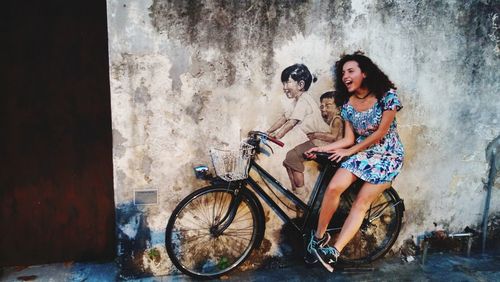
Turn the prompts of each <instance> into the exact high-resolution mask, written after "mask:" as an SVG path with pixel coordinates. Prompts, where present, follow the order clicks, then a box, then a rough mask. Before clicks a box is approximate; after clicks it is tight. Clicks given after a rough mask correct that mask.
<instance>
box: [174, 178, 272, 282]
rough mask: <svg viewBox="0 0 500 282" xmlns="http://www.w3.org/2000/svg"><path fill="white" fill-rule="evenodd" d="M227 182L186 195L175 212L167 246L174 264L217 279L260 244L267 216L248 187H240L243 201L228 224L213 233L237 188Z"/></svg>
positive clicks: (189, 273) (194, 273) (187, 272)
mask: <svg viewBox="0 0 500 282" xmlns="http://www.w3.org/2000/svg"><path fill="white" fill-rule="evenodd" d="M227 185H229V183H227V184H226V185H212V186H208V187H204V188H201V189H199V190H197V191H195V192H193V193H191V194H190V195H188V196H187V197H186V198H184V199H183V200H182V201H181V202H180V203H179V204H178V205H177V207H176V208H175V209H174V211H173V212H172V214H171V216H170V219H169V221H168V224H167V227H166V232H165V245H166V250H167V253H168V255H169V257H170V259H171V261H172V263H173V264H174V265H175V266H176V267H177V269H179V270H180V271H182V272H183V273H185V274H187V275H189V276H191V277H195V278H217V277H220V276H222V275H224V274H225V273H228V272H230V271H231V270H233V269H235V268H236V267H238V266H239V265H240V264H241V263H243V262H244V261H245V260H246V259H247V258H248V256H249V255H250V254H251V252H252V250H253V249H254V248H257V247H258V246H259V245H260V242H261V241H262V239H263V236H264V229H265V219H264V213H263V209H262V205H261V204H260V202H259V200H258V199H257V198H256V197H255V195H254V194H253V193H252V192H250V191H249V190H248V189H246V188H241V189H238V194H239V196H241V202H240V204H239V205H238V208H237V212H236V215H235V217H234V219H233V221H232V222H231V224H230V225H229V227H228V228H227V229H226V230H225V231H224V232H223V233H222V234H220V235H213V234H211V231H210V227H212V226H214V225H215V224H216V222H217V220H220V219H221V217H223V216H224V214H225V212H226V211H227V210H228V208H229V205H230V202H231V199H233V197H234V195H235V191H234V189H228V186H227Z"/></svg>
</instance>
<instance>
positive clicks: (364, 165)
mask: <svg viewBox="0 0 500 282" xmlns="http://www.w3.org/2000/svg"><path fill="white" fill-rule="evenodd" d="M402 107H403V106H402V105H401V102H400V101H399V99H398V96H397V95H396V92H395V91H394V90H390V91H388V92H386V93H385V95H384V96H383V97H382V98H381V99H380V100H379V101H378V102H377V103H375V104H374V105H373V106H372V107H371V108H370V109H368V110H366V111H362V112H358V111H356V109H354V107H353V106H352V105H351V104H349V103H346V104H344V105H343V106H342V110H341V116H342V118H343V119H344V120H345V121H348V122H350V123H351V124H352V127H353V129H354V133H355V135H356V144H357V143H360V142H362V141H363V140H364V139H366V137H368V136H369V135H370V134H372V133H373V132H375V131H376V130H377V129H378V127H379V125H380V121H381V119H382V112H383V111H387V110H397V111H399V110H400V109H401V108H402ZM396 127H397V126H396V119H394V120H393V121H392V124H391V126H390V128H389V131H388V132H387V134H386V135H385V136H384V137H383V138H382V139H380V141H378V142H377V143H375V144H373V145H371V146H370V147H368V148H366V149H365V150H364V151H360V152H358V153H356V154H354V155H352V156H350V157H349V158H347V160H345V161H344V162H343V163H342V164H341V167H342V168H345V169H347V170H349V171H350V172H351V173H353V174H354V175H356V176H357V177H359V178H361V179H362V180H364V181H366V182H369V183H372V184H382V183H386V182H391V181H392V180H393V179H394V178H395V177H396V176H397V175H398V174H399V171H400V170H401V167H402V166H403V159H404V149H403V144H402V143H401V140H400V139H399V135H398V133H397V131H396Z"/></svg>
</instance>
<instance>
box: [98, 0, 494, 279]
mask: <svg viewBox="0 0 500 282" xmlns="http://www.w3.org/2000/svg"><path fill="white" fill-rule="evenodd" d="M107 4H108V29H109V58H110V78H111V94H112V95H111V96H112V97H111V98H112V112H113V139H114V140H113V143H114V150H113V158H114V171H115V176H114V178H115V179H114V180H115V181H114V185H115V202H116V205H117V210H122V206H121V205H127V203H130V202H132V201H133V194H134V192H133V191H134V190H140V189H145V188H153V189H158V197H159V198H158V199H159V204H158V205H156V206H148V207H147V208H141V210H140V211H139V210H137V209H135V210H134V209H133V208H130V210H129V211H127V216H125V217H126V218H127V220H124V219H120V220H119V226H121V227H123V228H125V229H124V230H125V231H126V232H124V231H123V230H122V231H119V236H122V237H123V238H129V237H128V235H127V234H132V233H133V232H131V229H130V228H131V227H133V225H127V224H129V223H128V222H129V220H131V219H133V218H135V217H134V216H135V215H134V213H136V214H137V215H138V214H140V220H139V221H140V222H141V224H143V225H141V226H142V227H140V228H139V227H137V230H138V231H137V232H138V233H137V234H136V238H137V236H142V238H143V239H141V240H142V241H143V242H144V243H141V244H138V245H130V244H129V243H128V241H126V240H125V239H123V238H122V239H123V240H125V241H123V240H121V241H120V243H119V244H120V246H119V248H120V249H122V250H124V249H127V248H128V249H130V250H131V248H137V250H139V249H140V254H141V259H140V260H130V258H128V259H127V258H124V259H125V261H128V262H130V264H127V265H126V266H124V267H126V268H127V267H133V265H134V264H136V265H139V266H140V267H136V271H135V273H138V272H140V271H139V270H141V271H142V270H143V269H147V270H145V271H150V272H152V273H155V274H158V275H159V274H165V273H168V272H171V271H173V269H172V266H171V264H170V261H169V260H168V258H167V256H166V254H165V253H164V247H163V245H162V244H163V242H162V241H161V240H157V239H154V238H156V237H158V234H162V233H163V232H164V231H163V230H164V228H165V225H166V221H167V219H168V217H169V215H170V212H171V211H172V210H173V208H174V206H175V205H176V204H177V203H178V202H179V201H180V200H181V199H182V198H183V197H185V196H186V195H187V194H189V193H190V192H192V191H193V190H194V189H196V188H199V187H202V186H203V185H206V183H205V182H204V181H201V180H197V179H195V178H194V175H193V173H192V167H193V166H196V165H199V164H208V163H210V160H209V157H208V149H209V148H211V147H223V146H228V145H234V144H237V143H238V142H239V140H240V139H241V137H242V136H243V135H244V134H245V133H246V132H248V131H249V130H252V129H261V130H262V129H267V128H268V127H269V126H270V123H271V122H273V121H274V120H276V118H277V117H278V115H279V114H280V113H282V112H283V111H284V110H285V109H286V108H287V106H288V103H289V101H287V100H286V99H285V97H284V95H283V93H282V86H281V84H280V79H279V74H280V72H281V70H282V69H283V68H284V67H286V66H288V65H291V64H293V63H297V62H298V63H304V64H306V65H307V66H308V67H309V68H310V69H311V71H312V72H314V73H315V74H316V75H317V76H318V82H317V83H315V84H313V85H312V86H311V89H310V91H309V93H310V94H311V95H312V96H313V97H314V98H315V99H317V100H318V101H319V95H320V94H321V93H323V92H325V91H327V90H330V89H332V87H333V80H332V78H331V75H332V66H333V64H334V62H335V61H336V60H337V59H338V57H339V55H340V54H342V53H344V52H353V51H355V50H357V49H362V50H364V51H365V52H366V53H367V55H369V56H370V57H371V58H372V59H373V60H374V61H375V62H376V63H377V64H378V65H379V66H380V67H381V68H382V69H383V70H384V72H386V73H387V74H389V76H390V77H391V80H392V81H394V82H395V83H396V85H397V86H398V90H399V94H400V97H401V99H402V102H403V104H404V109H403V111H401V112H400V113H399V114H398V127H399V133H400V136H401V138H402V140H403V143H404V144H405V149H406V163H405V165H404V168H403V171H402V173H401V174H400V176H398V178H397V179H396V181H395V183H394V186H395V187H396V190H397V191H398V193H399V194H400V195H401V196H402V198H404V200H405V205H406V214H405V218H404V221H405V222H404V226H403V229H402V232H401V235H400V238H399V240H398V242H397V244H396V246H395V249H398V246H399V245H401V244H403V241H404V240H407V239H409V238H412V237H413V238H416V236H418V234H420V233H421V232H425V231H429V230H435V229H436V228H438V227H439V228H442V227H446V228H447V229H449V230H450V231H461V230H463V228H464V227H465V226H475V225H474V224H478V223H480V221H481V217H482V210H483V205H484V200H485V192H484V189H483V180H484V179H485V178H486V177H487V169H488V164H487V160H486V159H485V156H484V152H485V148H486V146H487V144H488V143H489V142H490V141H491V140H492V139H493V138H495V137H496V136H498V135H499V133H500V132H499V128H500V126H499V117H498V113H499V109H500V99H498V98H497V96H498V89H500V84H499V83H500V82H499V81H500V79H499V77H498V69H499V67H500V62H499V60H500V56H499V53H500V51H499V38H500V37H499V30H498V26H499V22H500V20H499V16H498V15H499V13H500V5H499V4H498V3H497V2H495V1H488V0H482V1H480V0H468V1H430V0H421V1H410V0H401V1H392V0H377V1H360V0H352V1H349V0H342V1H279V0H277V1H252V0H246V1H222V0H213V1H179V0H170V1H169V0H151V1H134V2H129V1H125V0H107ZM305 138H306V137H305V136H304V135H303V134H302V133H301V132H300V131H293V132H291V133H290V134H288V135H287V136H286V137H285V138H284V139H283V141H284V142H285V143H286V144H287V146H286V147H285V148H283V149H276V150H275V154H274V155H272V156H271V157H269V158H262V159H261V160H260V162H261V163H262V165H263V166H264V167H265V168H268V169H269V171H270V172H271V173H272V174H273V175H276V176H277V177H278V179H279V180H280V181H281V182H282V183H288V177H287V175H286V172H285V170H284V169H283V167H282V165H281V162H282V160H283V159H284V157H285V153H286V151H287V150H288V149H290V148H291V147H293V146H294V145H296V144H299V143H301V142H302V141H304V140H305ZM314 173H315V168H314V165H312V164H308V165H307V167H306V184H309V185H312V183H313V182H314V175H315V174H314ZM495 185H496V186H495V187H496V188H498V185H499V184H498V183H497V184H495ZM497 192H498V189H495V191H494V193H493V199H492V206H491V209H492V213H498V212H499V211H500V204H499V203H500V196H499V195H498V193H497ZM457 207H460V208H459V209H457ZM266 211H267V215H266V220H267V223H266V227H267V229H266V236H265V244H264V245H263V247H262V248H261V249H260V250H258V251H257V252H256V254H255V255H254V256H252V258H251V259H250V261H249V262H248V264H247V265H246V267H249V266H251V265H252V264H253V263H254V262H255V261H257V260H259V261H260V260H263V258H275V257H279V256H282V255H284V256H287V255H290V254H291V253H290V252H289V251H290V248H289V246H288V245H290V244H291V243H290V242H288V241H287V240H285V241H282V239H283V238H282V234H281V232H282V230H283V226H282V225H283V223H282V222H281V220H280V219H279V218H277V217H275V216H274V215H273V214H272V213H269V211H268V210H266ZM120 214H121V212H120ZM117 217H118V216H117ZM118 218H121V217H118ZM434 223H437V225H435V224H434ZM146 227H147V228H146ZM132 229H133V228H132ZM120 230H121V229H120ZM146 233H149V235H147V234H146ZM151 234H153V235H151ZM154 234H156V235H154ZM148 236H151V237H148ZM160 237H161V236H160ZM152 249H157V250H158V252H159V257H160V261H161V263H158V261H157V260H158V259H157V258H156V256H153V258H151V256H149V255H148V252H150V251H151V250H152ZM292 253H293V252H292ZM121 254H124V256H125V257H126V256H130V255H131V252H130V251H129V252H121Z"/></svg>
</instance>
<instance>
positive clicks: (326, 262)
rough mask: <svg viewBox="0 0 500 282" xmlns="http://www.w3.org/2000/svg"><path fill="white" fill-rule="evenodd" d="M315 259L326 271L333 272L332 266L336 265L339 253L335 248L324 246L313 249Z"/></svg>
mask: <svg viewBox="0 0 500 282" xmlns="http://www.w3.org/2000/svg"><path fill="white" fill-rule="evenodd" d="M313 251H314V254H315V255H316V258H317V259H318V260H319V261H320V262H321V264H322V265H323V266H324V267H325V268H326V270H328V271H330V272H333V265H334V264H335V263H337V259H338V257H339V256H340V252H339V251H338V250H337V249H336V248H335V247H330V246H328V245H327V246H324V247H320V246H318V247H317V248H315V249H313Z"/></svg>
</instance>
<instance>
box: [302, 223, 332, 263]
mask: <svg viewBox="0 0 500 282" xmlns="http://www.w3.org/2000/svg"><path fill="white" fill-rule="evenodd" d="M330 238H331V237H330V234H329V233H328V232H326V233H325V235H323V238H321V239H319V240H318V239H317V238H316V236H314V230H311V236H310V237H309V243H307V247H306V254H305V256H304V261H305V262H306V263H307V264H313V263H316V262H318V258H317V256H316V251H315V249H316V248H318V247H324V246H326V244H328V242H329V241H330Z"/></svg>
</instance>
